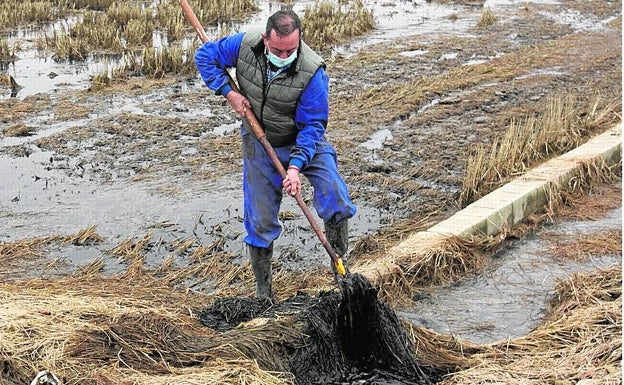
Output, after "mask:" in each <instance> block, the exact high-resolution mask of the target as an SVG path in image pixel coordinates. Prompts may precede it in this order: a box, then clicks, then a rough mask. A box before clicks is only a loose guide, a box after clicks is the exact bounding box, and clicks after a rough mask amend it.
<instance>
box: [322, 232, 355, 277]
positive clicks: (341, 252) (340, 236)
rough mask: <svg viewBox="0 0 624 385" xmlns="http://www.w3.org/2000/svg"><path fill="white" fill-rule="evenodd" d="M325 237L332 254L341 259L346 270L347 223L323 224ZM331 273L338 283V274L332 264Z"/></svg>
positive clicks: (347, 247)
mask: <svg viewBox="0 0 624 385" xmlns="http://www.w3.org/2000/svg"><path fill="white" fill-rule="evenodd" d="M325 237H326V238H327V242H329V245H330V246H331V248H332V249H333V250H334V252H335V253H336V254H338V256H339V257H342V262H343V263H344V265H345V268H347V269H348V268H349V267H348V265H347V255H346V254H347V251H348V249H349V221H347V220H344V221H342V222H340V223H339V224H333V223H331V222H325ZM332 271H333V273H334V279H335V280H336V282H338V278H339V274H338V272H337V271H336V267H335V266H334V264H333V263H332Z"/></svg>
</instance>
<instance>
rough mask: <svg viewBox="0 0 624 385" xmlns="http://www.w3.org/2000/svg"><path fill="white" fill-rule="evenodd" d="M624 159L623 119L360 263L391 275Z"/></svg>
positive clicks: (496, 229)
mask: <svg viewBox="0 0 624 385" xmlns="http://www.w3.org/2000/svg"><path fill="white" fill-rule="evenodd" d="M621 159H622V123H620V124H618V125H616V126H614V127H612V128H611V129H609V130H607V131H605V132H603V133H602V134H599V135H596V136H595V137H593V138H592V139H590V140H589V141H587V142H586V143H585V144H583V145H581V146H579V147H577V148H575V149H573V150H571V151H569V152H567V153H565V154H563V155H561V156H559V157H557V158H555V159H552V160H549V161H547V162H545V163H543V164H542V165H540V166H538V167H536V168H534V169H532V170H530V171H529V172H527V173H526V174H524V175H522V176H520V177H518V178H516V179H515V180H512V181H511V182H509V183H507V184H505V185H504V186H502V187H500V188H498V189H497V190H495V191H493V192H491V193H489V194H488V195H486V196H484V197H483V198H481V199H479V200H477V201H475V202H473V203H472V204H470V205H469V206H467V207H466V208H464V209H462V210H460V211H458V212H457V213H455V214H454V215H453V216H451V217H450V218H448V219H446V220H444V221H442V222H439V223H437V224H436V225H434V226H432V227H430V228H429V229H427V230H425V231H421V232H417V233H415V234H412V235H411V236H409V237H408V238H406V239H405V240H404V241H402V242H401V243H399V244H398V245H396V246H394V247H393V248H391V249H389V251H388V252H387V253H386V255H385V257H384V258H380V259H376V260H375V261H372V262H371V263H368V264H362V265H360V266H354V267H353V269H352V271H353V272H354V273H359V274H362V275H363V276H365V277H366V278H367V279H369V280H370V281H371V282H374V283H381V282H385V281H386V280H391V279H392V278H391V277H392V276H393V275H394V274H395V272H396V271H397V269H399V270H400V266H399V265H398V264H397V261H405V260H409V259H411V258H417V257H418V256H419V255H422V254H424V253H426V252H427V251H428V250H432V249H440V248H441V247H443V245H444V242H445V241H446V240H447V239H448V238H449V237H454V236H459V237H470V236H480V235H481V236H482V235H498V234H500V233H501V232H503V231H505V229H509V228H510V227H511V226H513V225H515V224H518V223H520V222H521V221H523V220H524V219H526V218H527V217H528V216H529V215H531V214H532V213H534V212H535V211H536V210H538V209H540V208H542V207H544V205H546V204H547V203H548V200H549V197H550V196H551V194H553V193H557V192H558V191H560V190H561V189H562V188H564V187H565V186H567V185H568V184H569V183H570V182H571V180H572V178H576V177H578V176H579V173H580V172H581V170H582V169H583V168H584V167H587V166H588V165H605V166H613V165H616V164H617V163H618V162H620V161H621Z"/></svg>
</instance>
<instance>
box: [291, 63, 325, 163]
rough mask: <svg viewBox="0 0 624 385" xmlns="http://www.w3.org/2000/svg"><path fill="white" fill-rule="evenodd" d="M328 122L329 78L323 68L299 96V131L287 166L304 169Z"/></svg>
mask: <svg viewBox="0 0 624 385" xmlns="http://www.w3.org/2000/svg"><path fill="white" fill-rule="evenodd" d="M328 120H329V78H328V76H327V73H326V72H325V70H324V69H323V68H320V69H318V70H317V71H316V73H315V74H314V76H313V77H312V79H311V80H310V82H309V83H308V85H307V87H306V88H305V90H303V93H302V94H301V98H300V99H299V104H298V105H297V110H296V112H295V123H296V124H297V128H298V129H299V133H298V134H297V140H296V142H295V146H294V147H293V149H292V151H291V153H290V161H289V165H293V166H296V167H298V168H299V169H301V168H304V167H305V166H306V165H307V164H308V163H309V162H310V161H311V160H312V157H314V154H315V152H316V143H318V141H319V140H320V139H321V138H322V137H323V135H325V128H326V127H327V121H328Z"/></svg>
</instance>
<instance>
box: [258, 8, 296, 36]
mask: <svg viewBox="0 0 624 385" xmlns="http://www.w3.org/2000/svg"><path fill="white" fill-rule="evenodd" d="M273 30H275V33H276V34H277V35H278V36H288V35H290V34H291V33H293V32H294V31H295V30H299V36H301V20H299V16H298V15H297V14H296V13H295V11H293V10H291V9H282V10H279V11H277V12H275V13H274V14H273V15H271V17H269V19H268V20H267V25H266V35H267V38H268V37H269V36H271V31H273Z"/></svg>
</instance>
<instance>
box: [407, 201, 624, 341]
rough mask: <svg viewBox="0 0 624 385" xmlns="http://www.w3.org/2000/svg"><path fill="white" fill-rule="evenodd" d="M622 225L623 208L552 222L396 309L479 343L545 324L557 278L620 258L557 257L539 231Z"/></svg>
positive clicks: (591, 229) (420, 322)
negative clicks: (469, 273) (469, 274)
mask: <svg viewBox="0 0 624 385" xmlns="http://www.w3.org/2000/svg"><path fill="white" fill-rule="evenodd" d="M621 226H622V209H621V208H619V209H617V210H614V211H612V212H611V214H610V215H609V216H608V217H607V218H604V219H602V220H599V221H580V222H565V223H562V224H558V225H551V226H548V227H546V228H545V229H543V230H540V231H539V232H538V233H536V234H535V235H532V236H530V237H527V238H525V239H522V240H518V241H513V242H511V243H510V244H509V245H508V246H507V247H505V248H504V249H503V250H501V251H500V252H499V253H498V254H497V255H495V256H494V259H493V261H492V263H491V266H490V267H489V268H488V269H487V271H485V272H484V273H483V274H481V275H479V276H478V277H475V278H473V279H469V280H465V281H461V282H459V283H457V284H455V285H451V286H449V287H446V288H443V289H439V290H436V291H435V292H433V293H431V294H427V295H424V296H423V297H422V298H419V299H418V300H417V302H416V303H415V305H414V307H413V308H411V309H407V310H404V311H402V312H398V314H399V315H400V316H401V317H403V318H405V319H408V320H410V321H411V322H413V323H414V324H417V325H421V326H424V327H427V328H429V329H432V330H435V331H437V332H441V333H450V334H453V335H456V336H458V337H460V338H462V339H466V340H469V341H472V342H476V343H492V342H497V341H501V340H505V339H508V338H515V337H520V336H523V335H525V334H527V333H528V332H530V331H531V330H533V329H534V328H535V327H537V326H538V325H539V324H540V323H541V321H542V318H543V317H544V315H545V311H547V307H548V301H549V299H550V295H551V293H552V290H553V288H554V280H555V279H561V278H565V277H566V276H568V275H570V274H573V273H577V272H587V271H595V270H599V269H603V268H608V267H612V266H618V265H621V263H622V260H621V256H619V255H604V256H600V257H596V258H592V259H589V260H587V261H582V262H573V261H560V260H557V259H555V258H553V257H552V256H549V255H547V254H546V253H545V252H544V250H545V248H546V247H549V246H551V244H549V243H547V242H545V241H544V240H542V239H540V234H541V233H544V232H548V233H555V234H568V235H569V234H576V233H582V234H591V233H595V232H600V231H602V230H606V229H619V228H621Z"/></svg>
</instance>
